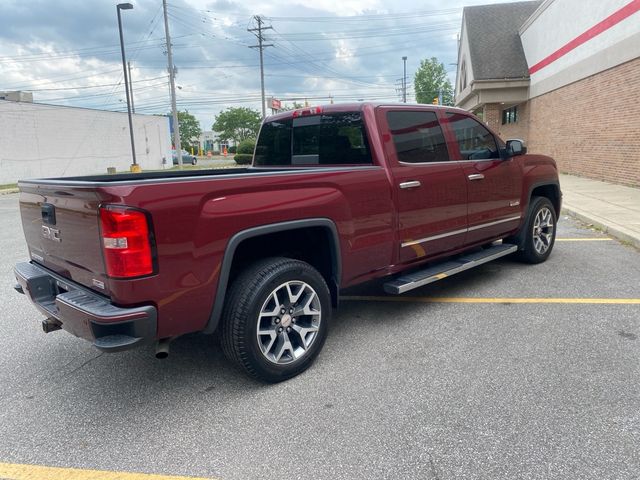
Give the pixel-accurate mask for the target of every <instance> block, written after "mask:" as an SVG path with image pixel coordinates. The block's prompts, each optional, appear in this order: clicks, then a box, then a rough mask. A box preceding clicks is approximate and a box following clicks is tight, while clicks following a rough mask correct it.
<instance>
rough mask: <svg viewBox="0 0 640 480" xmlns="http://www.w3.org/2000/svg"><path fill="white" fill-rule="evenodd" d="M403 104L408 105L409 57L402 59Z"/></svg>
mask: <svg viewBox="0 0 640 480" xmlns="http://www.w3.org/2000/svg"><path fill="white" fill-rule="evenodd" d="M402 63H403V74H402V103H407V57H402Z"/></svg>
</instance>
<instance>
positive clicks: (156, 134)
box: [0, 101, 172, 184]
mask: <svg viewBox="0 0 640 480" xmlns="http://www.w3.org/2000/svg"><path fill="white" fill-rule="evenodd" d="M133 129H134V134H135V145H136V158H137V162H138V163H139V164H140V166H141V167H142V169H143V170H156V169H161V168H163V157H164V158H166V159H167V163H166V164H164V167H165V168H166V167H171V166H172V165H171V163H172V162H171V144H170V137H169V121H168V118H167V117H163V116H152V115H138V114H135V115H133ZM131 163H132V158H131V141H130V137H129V123H128V119H127V114H126V113H118V112H107V111H102V110H90V109H85V108H71V107H61V106H55V105H43V104H33V103H22V102H11V101H0V184H4V183H15V182H16V181H18V180H20V179H27V178H47V177H62V176H73V175H89V174H96V173H106V172H107V167H115V168H116V170H117V171H128V170H129V166H130V165H131Z"/></svg>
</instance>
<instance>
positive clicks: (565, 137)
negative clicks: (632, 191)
mask: <svg viewBox="0 0 640 480" xmlns="http://www.w3.org/2000/svg"><path fill="white" fill-rule="evenodd" d="M639 99H640V58H636V59H635V60H632V61H630V62H626V63H623V64H621V65H618V66H616V67H614V68H611V69H609V70H605V71H603V72H600V73H597V74H595V75H593V76H591V77H587V78H585V79H582V80H579V81H577V82H575V83H571V84H569V85H566V86H564V87H561V88H559V89H557V90H554V91H551V92H549V93H546V94H544V95H541V96H539V97H536V98H533V99H531V100H530V101H529V110H530V112H529V136H528V137H529V138H528V139H527V140H528V143H527V146H528V148H529V152H531V153H543V154H546V155H550V156H552V157H554V158H555V159H556V161H557V162H558V167H559V169H560V171H561V172H566V173H570V174H574V175H581V176H584V177H589V178H594V179H597V180H604V181H608V182H614V183H620V184H625V185H632V186H640V101H639Z"/></svg>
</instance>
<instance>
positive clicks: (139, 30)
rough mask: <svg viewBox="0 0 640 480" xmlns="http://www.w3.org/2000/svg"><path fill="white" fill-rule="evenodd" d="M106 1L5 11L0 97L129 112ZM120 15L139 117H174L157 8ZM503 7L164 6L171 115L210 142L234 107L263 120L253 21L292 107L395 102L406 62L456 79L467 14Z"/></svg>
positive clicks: (38, 3)
mask: <svg viewBox="0 0 640 480" xmlns="http://www.w3.org/2000/svg"><path fill="white" fill-rule="evenodd" d="M116 3H117V2H112V1H104V0H84V1H81V0H78V1H70V0H56V1H50V0H35V1H33V0H18V1H13V0H3V1H2V14H1V16H0V90H29V91H32V92H33V95H34V100H35V101H37V102H42V103H53V104H61V105H74V106H81V107H89V108H99V109H107V110H121V111H122V110H124V111H126V103H125V102H126V100H125V92H124V87H123V84H122V81H123V77H122V65H121V63H120V62H121V57H120V49H119V39H118V28H117V17H116V8H115V4H116ZM132 3H133V4H134V9H133V10H128V11H124V12H123V25H124V36H125V44H126V50H127V57H128V58H127V59H128V60H130V61H131V63H132V69H133V71H132V79H133V82H134V83H133V90H134V98H135V107H136V111H137V112H139V113H159V114H164V113H167V112H168V111H169V110H170V98H169V89H168V81H167V78H168V76H167V58H166V46H165V45H164V23H163V16H162V1H161V0H133V1H132ZM486 3H500V2H499V0H498V1H496V0H449V1H446V2H444V1H436V0H423V1H416V0H404V1H397V0H368V1H364V0H314V1H308V0H289V1H286V0H271V1H269V2H264V1H256V0H214V1H207V0H170V1H169V7H168V12H169V24H170V31H171V36H172V44H173V53H174V62H175V65H176V66H177V68H178V76H177V78H176V82H177V85H178V86H179V89H178V91H177V92H178V93H177V96H178V108H179V109H180V110H185V109H187V110H189V111H190V112H191V113H193V114H195V115H196V117H197V118H198V119H199V120H200V122H201V125H202V127H203V129H205V130H208V129H210V127H211V124H212V123H213V120H214V116H215V115H216V114H217V113H218V112H219V111H220V110H222V109H224V108H226V107H229V106H238V105H242V106H247V107H252V108H256V109H259V108H260V100H259V98H260V71H259V58H258V51H257V50H256V49H250V48H249V46H250V45H255V44H256V38H255V37H254V36H253V34H251V33H250V32H248V31H247V29H248V28H252V27H255V19H254V18H253V16H254V15H261V16H263V18H264V20H265V22H266V25H270V26H272V27H273V29H270V30H267V31H266V32H265V37H266V39H267V43H269V44H272V45H273V46H272V47H269V48H267V49H265V89H266V94H267V96H274V97H276V98H280V99H282V100H284V101H285V103H291V102H293V101H294V100H295V101H298V102H304V101H305V99H307V100H308V101H309V103H310V104H318V103H328V102H329V101H330V99H331V98H332V99H333V101H334V102H344V101H354V100H360V99H364V100H385V101H397V100H399V99H400V94H399V92H398V88H399V85H400V79H401V77H402V59H401V57H402V56H405V55H406V56H407V57H408V60H407V75H408V77H409V96H408V99H409V101H412V100H413V99H414V97H413V88H412V83H413V82H412V79H413V73H414V72H415V70H416V69H417V68H418V66H419V63H420V60H421V59H423V58H429V57H437V58H438V59H439V60H440V61H441V62H443V63H444V64H445V66H446V68H447V70H448V71H450V78H451V79H452V83H453V80H454V79H455V68H456V67H455V65H454V64H455V62H456V50H457V41H456V35H457V33H458V32H459V29H460V21H461V18H462V7H463V6H465V5H480V4H486Z"/></svg>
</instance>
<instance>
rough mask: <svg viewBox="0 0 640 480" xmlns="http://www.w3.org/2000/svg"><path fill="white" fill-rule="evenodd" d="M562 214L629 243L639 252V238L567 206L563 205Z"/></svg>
mask: <svg viewBox="0 0 640 480" xmlns="http://www.w3.org/2000/svg"><path fill="white" fill-rule="evenodd" d="M562 212H563V213H565V214H567V215H569V216H570V217H573V218H576V219H578V220H580V221H581V222H584V223H588V224H590V225H593V226H594V227H597V228H599V229H600V230H602V231H603V232H605V233H607V234H609V235H611V236H612V237H615V238H617V239H618V240H620V241H622V242H625V243H629V244H631V245H632V246H633V247H635V248H637V249H638V250H640V238H638V237H635V236H633V235H629V234H628V233H625V232H623V231H621V230H619V229H617V228H616V227H612V226H611V225H608V224H606V223H604V222H602V221H600V220H599V219H596V218H594V217H593V216H590V215H589V214H588V213H586V214H585V213H583V212H579V211H577V209H574V208H572V207H571V206H569V205H563V206H562Z"/></svg>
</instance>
